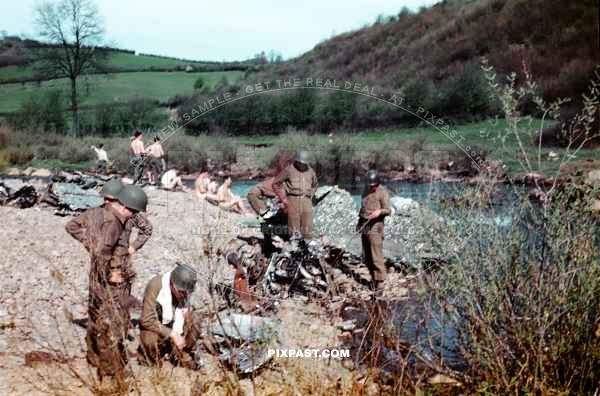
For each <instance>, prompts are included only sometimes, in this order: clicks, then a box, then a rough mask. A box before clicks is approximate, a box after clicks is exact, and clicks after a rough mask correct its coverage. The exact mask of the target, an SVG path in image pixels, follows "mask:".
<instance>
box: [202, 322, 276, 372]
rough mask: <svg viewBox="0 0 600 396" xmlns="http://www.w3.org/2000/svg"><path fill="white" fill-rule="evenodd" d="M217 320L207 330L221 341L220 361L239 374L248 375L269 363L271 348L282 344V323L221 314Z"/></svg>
mask: <svg viewBox="0 0 600 396" xmlns="http://www.w3.org/2000/svg"><path fill="white" fill-rule="evenodd" d="M217 316H218V319H217V320H216V321H213V322H212V323H211V324H210V325H209V326H208V331H209V332H210V333H211V334H212V335H214V336H218V337H219V339H220V342H219V345H218V349H219V351H220V352H221V356H220V358H221V359H222V360H225V361H227V362H229V364H231V366H232V367H235V368H236V369H237V370H238V371H239V372H241V373H244V374H247V373H251V372H253V371H255V370H256V369H258V368H260V367H262V366H263V365H264V364H265V363H267V362H268V361H269V360H270V357H269V356H268V350H269V348H271V349H272V348H273V347H274V346H276V345H277V343H278V342H279V338H280V334H281V321H280V320H279V319H275V318H267V317H262V316H255V315H242V314H237V313H233V312H230V311H221V312H219V313H218V314H217Z"/></svg>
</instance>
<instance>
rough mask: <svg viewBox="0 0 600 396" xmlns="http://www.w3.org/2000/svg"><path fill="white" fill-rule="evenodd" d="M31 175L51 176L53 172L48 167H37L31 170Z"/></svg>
mask: <svg viewBox="0 0 600 396" xmlns="http://www.w3.org/2000/svg"><path fill="white" fill-rule="evenodd" d="M30 176H34V177H50V176H52V172H50V171H49V170H48V169H36V170H34V171H33V172H31V175H30Z"/></svg>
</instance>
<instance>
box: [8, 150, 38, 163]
mask: <svg viewBox="0 0 600 396" xmlns="http://www.w3.org/2000/svg"><path fill="white" fill-rule="evenodd" d="M4 153H5V156H6V160H7V161H8V163H9V164H12V165H25V164H27V163H29V162H30V161H31V160H32V159H33V152H32V151H31V149H30V148H29V147H26V146H16V147H8V148H7V149H6V150H5V151H4Z"/></svg>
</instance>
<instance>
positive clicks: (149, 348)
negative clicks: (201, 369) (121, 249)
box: [138, 263, 200, 369]
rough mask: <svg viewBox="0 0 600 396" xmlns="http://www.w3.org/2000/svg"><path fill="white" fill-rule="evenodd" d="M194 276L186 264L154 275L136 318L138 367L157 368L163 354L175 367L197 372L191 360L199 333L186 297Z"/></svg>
mask: <svg viewBox="0 0 600 396" xmlns="http://www.w3.org/2000/svg"><path fill="white" fill-rule="evenodd" d="M196 280H197V274H196V271H195V270H194V269H192V268H191V267H190V266H189V265H187V264H179V263H178V264H177V266H176V267H175V269H174V270H172V271H169V272H167V273H165V274H162V275H157V276H155V277H154V278H152V280H150V283H148V286H146V291H145V292H144V302H143V306H142V316H141V318H140V340H141V345H140V353H139V354H138V356H139V358H140V361H141V363H147V364H158V365H160V364H161V362H162V361H161V359H162V357H163V356H165V355H166V354H168V355H169V358H170V360H171V361H172V362H173V364H175V365H181V366H183V367H186V368H190V369H195V368H197V365H196V362H195V361H194V359H193V354H194V347H195V346H196V340H197V339H198V338H199V336H200V330H199V327H198V326H197V324H196V323H194V321H193V319H192V311H191V306H190V296H191V294H192V293H193V291H194V288H195V286H196Z"/></svg>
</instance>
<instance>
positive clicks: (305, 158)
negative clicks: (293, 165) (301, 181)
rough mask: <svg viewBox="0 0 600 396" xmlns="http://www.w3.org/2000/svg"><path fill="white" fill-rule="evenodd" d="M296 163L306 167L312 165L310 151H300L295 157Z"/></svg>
mask: <svg viewBox="0 0 600 396" xmlns="http://www.w3.org/2000/svg"><path fill="white" fill-rule="evenodd" d="M294 162H299V163H301V164H304V165H309V164H310V154H309V153H308V151H304V150H300V151H298V152H297V153H296V156H295V157H294Z"/></svg>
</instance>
